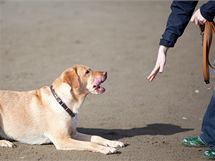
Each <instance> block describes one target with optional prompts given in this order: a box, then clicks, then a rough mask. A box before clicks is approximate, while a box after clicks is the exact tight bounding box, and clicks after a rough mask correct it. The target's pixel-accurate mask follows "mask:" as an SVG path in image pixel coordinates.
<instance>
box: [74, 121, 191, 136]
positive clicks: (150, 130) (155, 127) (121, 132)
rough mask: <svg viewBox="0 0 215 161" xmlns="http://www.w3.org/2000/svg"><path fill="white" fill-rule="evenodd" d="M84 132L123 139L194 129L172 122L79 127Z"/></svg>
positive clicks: (170, 133)
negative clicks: (131, 126) (113, 126)
mask: <svg viewBox="0 0 215 161" xmlns="http://www.w3.org/2000/svg"><path fill="white" fill-rule="evenodd" d="M77 130H78V131H79V132H81V133H84V134H90V135H99V136H102V137H105V138H107V139H122V138H127V137H134V136H140V135H173V134H176V133H180V132H185V131H191V130H194V129H190V128H181V127H180V126H177V125H172V124H163V123H156V124H149V125H147V126H146V127H140V128H132V129H94V128H77Z"/></svg>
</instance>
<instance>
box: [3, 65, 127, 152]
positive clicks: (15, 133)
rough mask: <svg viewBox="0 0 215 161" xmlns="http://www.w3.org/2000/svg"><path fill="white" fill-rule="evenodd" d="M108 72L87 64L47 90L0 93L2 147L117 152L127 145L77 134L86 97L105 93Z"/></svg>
mask: <svg viewBox="0 0 215 161" xmlns="http://www.w3.org/2000/svg"><path fill="white" fill-rule="evenodd" d="M106 78H107V73H106V72H101V71H93V70H91V69H90V68H88V67H86V66H84V65H75V66H73V67H71V68H69V69H67V70H65V71H64V72H63V73H62V74H61V75H60V76H59V77H58V78H57V79H56V80H55V81H54V82H53V84H52V85H51V86H50V87H48V86H44V87H42V88H40V89H36V90H32V91H25V92H18V91H5V90H2V91H0V136H1V138H3V139H4V140H0V146H2V147H14V144H13V143H12V142H10V141H9V140H16V141H19V142H22V143H28V144H46V143H51V142H52V143H53V144H54V145H55V147H56V149H59V150H88V151H92V152H100V153H103V154H112V153H116V152H117V149H116V148H118V147H123V146H124V144H123V143H122V142H119V141H110V140H107V139H104V138H102V137H99V136H90V135H86V134H82V133H79V132H78V131H76V124H77V122H76V121H77V120H76V119H77V113H78V109H79V108H80V106H81V104H82V103H83V102H84V99H85V97H86V96H87V95H88V94H89V93H92V94H102V93H104V91H105V89H104V88H103V87H101V86H100V85H101V83H103V82H104V81H105V80H106Z"/></svg>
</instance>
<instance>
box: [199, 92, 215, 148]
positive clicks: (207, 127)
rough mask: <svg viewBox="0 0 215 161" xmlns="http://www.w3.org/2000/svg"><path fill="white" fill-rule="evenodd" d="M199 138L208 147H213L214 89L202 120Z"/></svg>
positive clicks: (214, 144) (214, 130)
mask: <svg viewBox="0 0 215 161" xmlns="http://www.w3.org/2000/svg"><path fill="white" fill-rule="evenodd" d="M200 138H201V139H202V140H203V142H205V143H206V144H207V145H209V146H210V147H214V146H215V89H214V90H213V95H212V97H211V100H210V103H209V105H208V108H207V111H206V112H205V115H204V118H203V122H202V133H201V135H200Z"/></svg>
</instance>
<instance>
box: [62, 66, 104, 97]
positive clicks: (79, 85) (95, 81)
mask: <svg viewBox="0 0 215 161" xmlns="http://www.w3.org/2000/svg"><path fill="white" fill-rule="evenodd" d="M106 78H107V72H102V71H94V70H92V69H90V68H89V67H87V66H84V65H75V66H73V67H71V68H69V69H67V70H66V71H65V72H64V73H63V82H64V83H67V84H68V85H69V86H70V87H71V90H76V91H79V92H80V93H83V94H88V93H92V94H102V93H104V92H105V88H104V87H101V86H100V85H101V84H102V83H103V82H104V81H105V80H106Z"/></svg>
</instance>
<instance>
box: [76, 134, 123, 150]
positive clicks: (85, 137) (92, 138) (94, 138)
mask: <svg viewBox="0 0 215 161" xmlns="http://www.w3.org/2000/svg"><path fill="white" fill-rule="evenodd" d="M72 137H73V138H75V139H77V140H82V141H89V142H92V143H97V144H100V145H104V146H107V147H113V148H117V147H124V146H125V144H124V143H122V142H120V141H112V140H108V139H105V138H102V137H100V136H95V135H87V134H82V133H79V132H76V133H75V134H74V135H73V136H72Z"/></svg>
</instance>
